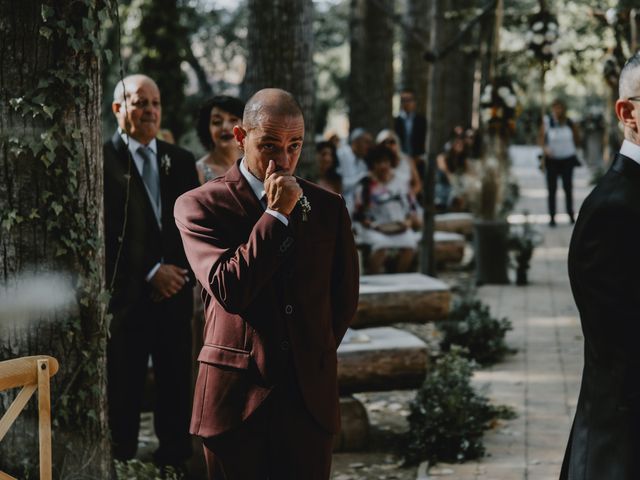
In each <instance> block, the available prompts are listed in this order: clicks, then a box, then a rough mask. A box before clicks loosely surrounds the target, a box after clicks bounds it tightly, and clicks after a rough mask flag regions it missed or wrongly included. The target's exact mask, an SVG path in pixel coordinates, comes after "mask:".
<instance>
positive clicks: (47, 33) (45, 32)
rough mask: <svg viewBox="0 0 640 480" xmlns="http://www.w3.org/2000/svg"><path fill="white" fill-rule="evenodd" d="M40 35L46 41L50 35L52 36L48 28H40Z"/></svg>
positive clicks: (51, 31)
mask: <svg viewBox="0 0 640 480" xmlns="http://www.w3.org/2000/svg"><path fill="white" fill-rule="evenodd" d="M39 32H40V35H42V36H43V37H44V38H46V39H47V40H50V39H51V35H53V30H51V29H50V28H49V27H44V26H42V27H40V30H39Z"/></svg>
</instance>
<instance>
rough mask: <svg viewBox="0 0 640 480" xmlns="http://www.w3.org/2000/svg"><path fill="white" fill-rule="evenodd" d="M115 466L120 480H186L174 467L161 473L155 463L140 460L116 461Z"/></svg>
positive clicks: (166, 468) (167, 468)
mask: <svg viewBox="0 0 640 480" xmlns="http://www.w3.org/2000/svg"><path fill="white" fill-rule="evenodd" d="M115 465H116V477H117V479H118V480H181V479H182V478H184V475H182V474H180V473H178V472H177V471H176V470H175V469H174V468H173V467H165V468H164V469H163V470H162V471H161V470H160V469H159V468H158V467H156V466H155V465H154V464H153V463H145V462H141V461H140V460H129V461H128V462H119V461H116V462H115Z"/></svg>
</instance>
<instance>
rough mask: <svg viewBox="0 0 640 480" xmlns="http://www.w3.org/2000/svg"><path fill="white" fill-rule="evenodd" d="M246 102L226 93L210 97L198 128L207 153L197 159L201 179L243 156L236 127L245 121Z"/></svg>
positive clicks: (215, 174)
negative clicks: (243, 113) (237, 140)
mask: <svg viewBox="0 0 640 480" xmlns="http://www.w3.org/2000/svg"><path fill="white" fill-rule="evenodd" d="M243 111H244V102H243V101H242V100H240V99H239V98H235V97H230V96H227V95H216V96H215V97H213V98H210V99H209V100H207V101H206V102H205V103H204V104H203V105H202V106H201V107H200V112H199V114H198V124H197V132H198V138H199V139H200V143H201V144H202V146H203V147H204V148H205V149H206V150H207V154H206V155H205V156H204V157H202V158H201V159H200V160H198V161H197V162H196V167H197V169H198V178H199V180H200V183H201V184H202V183H205V182H208V181H209V180H213V179H214V178H216V177H220V176H222V175H224V174H225V173H226V172H227V170H229V168H230V167H231V166H232V165H233V164H234V163H235V162H236V160H238V159H239V158H240V157H242V151H241V150H240V149H239V148H238V145H237V143H236V139H235V138H234V136H233V127H235V126H236V125H242V112H243Z"/></svg>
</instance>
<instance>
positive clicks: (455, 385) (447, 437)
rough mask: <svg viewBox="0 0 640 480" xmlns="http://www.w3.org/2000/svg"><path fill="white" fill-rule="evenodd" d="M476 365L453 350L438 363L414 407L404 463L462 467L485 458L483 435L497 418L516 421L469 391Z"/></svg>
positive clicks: (512, 414) (508, 414)
mask: <svg viewBox="0 0 640 480" xmlns="http://www.w3.org/2000/svg"><path fill="white" fill-rule="evenodd" d="M472 374H473V362H471V361H469V360H468V359H467V358H465V357H464V356H463V351H462V349H460V348H458V347H453V348H452V349H451V351H450V352H449V353H447V354H445V355H444V356H442V357H441V358H440V359H438V361H437V362H436V365H435V367H434V368H433V369H432V370H431V371H429V373H428V374H427V378H426V379H425V381H424V383H423V384H422V386H421V387H420V389H419V390H418V391H417V393H416V398H415V399H414V400H413V402H412V403H411V406H410V410H411V413H410V415H409V427H410V428H409V433H408V435H407V448H406V456H405V461H406V462H407V463H408V464H416V463H419V462H421V461H423V460H428V461H429V462H431V463H436V462H438V461H446V462H463V461H465V460H470V459H474V458H478V457H480V456H482V455H483V454H484V446H483V443H482V435H483V433H484V431H485V430H487V429H489V428H491V427H492V425H493V422H494V420H495V419H496V418H513V416H514V413H513V411H512V410H511V409H510V408H508V407H504V406H501V407H495V406H492V405H490V404H489V400H488V399H487V398H486V397H484V396H481V395H478V394H477V393H476V392H475V391H474V390H473V387H472V386H471V376H472Z"/></svg>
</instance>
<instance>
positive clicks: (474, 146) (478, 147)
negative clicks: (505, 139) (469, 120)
mask: <svg viewBox="0 0 640 480" xmlns="http://www.w3.org/2000/svg"><path fill="white" fill-rule="evenodd" d="M464 143H465V148H466V150H467V157H468V158H469V160H472V161H473V160H478V159H480V158H481V157H482V135H480V132H479V131H478V130H477V129H475V128H467V129H466V130H465V131H464Z"/></svg>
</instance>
